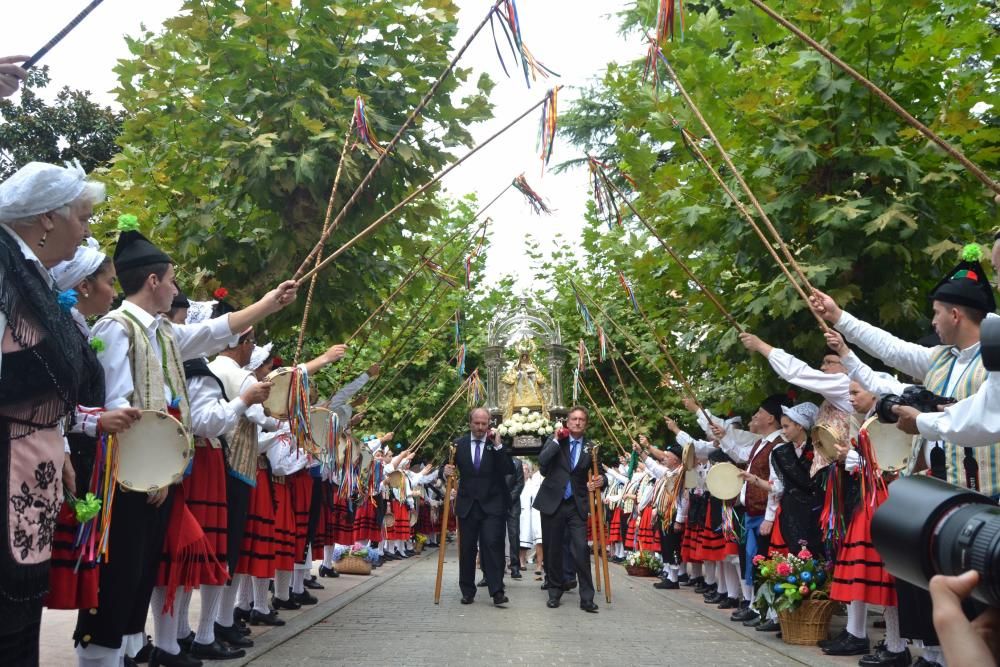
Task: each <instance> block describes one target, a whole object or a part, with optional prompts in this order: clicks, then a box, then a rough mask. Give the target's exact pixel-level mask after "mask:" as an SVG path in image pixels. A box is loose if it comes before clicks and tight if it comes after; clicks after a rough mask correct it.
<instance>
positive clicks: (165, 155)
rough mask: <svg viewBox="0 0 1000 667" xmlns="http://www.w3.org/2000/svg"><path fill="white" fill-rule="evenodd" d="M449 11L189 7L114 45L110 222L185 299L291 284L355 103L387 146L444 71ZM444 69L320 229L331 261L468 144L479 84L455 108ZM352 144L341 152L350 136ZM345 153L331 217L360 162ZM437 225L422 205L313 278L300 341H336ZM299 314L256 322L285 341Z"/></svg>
mask: <svg viewBox="0 0 1000 667" xmlns="http://www.w3.org/2000/svg"><path fill="white" fill-rule="evenodd" d="M456 13H457V9H456V7H455V5H454V3H453V2H451V1H450V0H434V1H433V2H426V1H423V2H418V1H416V0H408V1H405V2H389V1H388V0H368V1H365V2H357V3H346V2H337V3H329V2H318V1H317V0H304V1H302V2H298V3H292V2H291V1H290V0H284V1H280V0H279V1H274V0H247V1H245V2H242V1H241V2H237V1H236V0H212V1H202V0H189V1H188V2H185V4H184V6H183V10H182V14H181V15H180V16H177V17H176V18H173V19H170V20H168V21H167V22H166V23H165V28H164V31H163V32H162V33H161V34H158V35H154V34H152V33H146V34H144V35H143V36H142V37H140V38H138V39H134V40H130V41H129V48H130V50H131V53H132V54H133V58H132V59H131V60H127V61H123V62H121V63H120V64H119V66H118V68H117V72H118V74H119V77H120V87H119V88H118V89H117V91H116V92H117V95H118V98H119V100H120V101H121V102H122V104H123V105H124V106H125V107H126V109H128V110H129V112H130V114H131V116H130V118H129V120H128V122H126V124H125V127H124V131H123V133H122V136H121V138H120V140H119V143H120V144H121V146H122V151H121V153H120V154H119V155H118V156H117V157H116V158H115V161H114V165H113V166H112V168H111V169H110V171H109V174H108V177H109V180H110V181H111V182H112V183H113V186H114V191H115V195H116V196H115V208H116V209H117V210H116V211H114V212H115V213H117V212H137V213H139V214H140V215H139V217H140V220H141V224H142V226H143V229H145V230H147V231H150V232H151V233H153V234H154V235H155V237H156V238H157V239H158V240H160V241H162V242H163V243H164V245H165V247H169V248H172V249H173V257H174V259H175V260H176V261H178V263H179V264H180V265H181V266H182V268H183V269H184V274H183V276H182V281H183V282H184V283H185V284H187V285H192V286H194V287H195V293H194V294H193V296H195V297H197V296H201V295H200V294H198V291H199V290H200V289H202V288H203V287H205V286H209V287H210V286H214V285H217V284H224V285H225V286H226V287H228V288H229V289H230V291H231V292H232V293H233V294H234V298H235V299H237V300H240V299H241V298H242V299H249V297H250V296H251V295H255V294H259V293H260V292H261V291H262V290H263V289H265V288H266V287H267V286H268V285H271V284H272V283H274V282H275V281H277V280H279V279H282V278H287V277H290V276H291V274H292V272H293V271H294V269H295V267H296V266H298V264H299V262H301V261H302V260H303V259H304V258H305V256H306V254H307V252H308V250H309V249H310V248H311V247H312V246H313V244H314V243H315V242H316V241H317V240H318V239H319V236H320V229H321V225H322V221H323V217H324V212H325V210H326V202H327V198H328V196H329V192H330V184H331V182H332V180H333V175H334V172H335V171H336V169H337V166H338V161H339V156H340V154H341V149H342V147H343V142H344V136H345V133H346V130H347V127H348V123H349V122H350V120H351V117H352V112H353V105H354V100H355V98H356V97H357V96H358V95H361V96H362V97H363V98H364V99H365V100H366V101H367V103H368V107H369V121H370V123H371V126H372V127H373V129H374V131H375V133H376V134H377V135H378V136H380V137H381V138H382V140H383V141H386V140H387V139H388V138H389V137H390V136H392V135H393V134H394V133H395V131H396V130H397V129H398V128H399V127H400V126H401V125H402V123H403V120H404V118H405V117H406V115H407V114H408V113H409V112H410V111H411V110H412V109H413V108H414V107H415V106H416V104H417V102H418V101H419V99H420V98H421V97H422V96H423V94H424V93H425V91H426V90H427V89H428V87H429V86H430V82H431V81H432V80H433V79H434V78H436V77H437V76H438V75H439V74H440V72H441V71H443V70H444V68H445V65H446V63H447V61H448V54H449V51H450V50H451V42H452V39H453V38H454V36H455V32H456V26H457V24H456ZM469 76H470V73H469V70H467V69H463V68H459V69H457V70H456V71H455V72H454V75H453V76H451V77H449V78H448V79H447V80H446V81H445V83H444V84H443V85H442V87H441V89H440V90H439V92H438V94H437V95H436V96H435V97H434V99H433V100H432V101H431V103H430V104H429V105H428V107H427V108H426V109H425V111H424V112H423V114H422V117H421V119H420V120H419V121H418V122H417V123H416V124H415V125H414V126H413V127H412V128H411V129H410V130H409V131H408V132H407V133H406V135H405V137H404V139H403V141H402V142H401V143H400V144H399V145H398V146H397V148H396V150H395V151H394V153H393V154H392V155H391V156H390V158H389V159H388V161H387V162H386V163H385V164H384V165H383V167H382V169H381V170H380V171H379V173H378V174H377V175H376V177H375V178H374V179H373V180H372V182H371V183H370V185H369V186H368V188H367V189H366V191H365V192H364V193H363V196H362V197H361V199H360V200H359V202H358V204H357V205H356V206H355V207H354V209H353V210H352V211H351V212H350V213H349V214H348V215H347V217H346V218H345V219H344V221H343V223H342V224H341V225H340V226H339V227H338V229H336V230H335V232H334V234H333V235H332V237H331V238H330V241H329V242H328V244H327V249H328V251H329V249H332V248H337V247H339V246H340V245H341V244H342V243H343V242H345V241H346V240H347V239H348V238H350V237H351V236H353V235H354V234H355V233H356V232H358V231H359V230H360V229H362V228H363V227H364V226H366V225H368V224H369V223H370V222H372V221H373V220H374V219H375V218H376V217H377V216H379V215H380V214H382V213H384V212H385V211H387V210H388V209H389V208H391V207H392V206H393V205H394V204H396V203H397V202H398V201H399V200H401V199H402V198H403V196H405V194H407V193H408V192H409V191H411V190H412V189H413V188H415V187H416V186H417V185H419V184H421V183H422V182H424V181H426V180H427V179H428V178H429V176H430V175H431V174H432V173H433V172H435V171H436V170H438V169H439V168H440V167H441V166H442V165H444V164H445V163H446V162H447V161H448V160H449V158H450V151H451V150H452V149H454V148H456V147H459V146H462V145H467V144H469V143H471V137H470V135H469V133H468V131H467V129H466V128H467V126H468V125H469V124H470V123H473V122H476V121H479V120H483V119H485V118H487V117H488V116H489V112H490V106H489V104H488V101H487V97H486V96H487V94H488V92H489V90H490V88H491V85H492V84H491V83H490V81H489V79H488V77H486V76H485V75H484V76H482V77H480V79H479V80H478V85H477V86H476V87H475V90H476V92H474V93H472V94H470V95H469V96H467V97H465V98H462V99H461V100H459V99H456V98H457V96H456V95H455V91H456V89H457V87H458V85H459V84H460V83H461V82H463V81H466V80H467V79H468V77H469ZM350 141H351V143H352V144H353V142H354V139H353V138H352V139H350ZM374 157H375V154H374V153H373V151H371V150H370V149H368V148H367V147H364V146H357V147H353V148H352V149H350V150H348V152H347V157H346V159H345V160H344V165H343V177H342V181H341V183H340V188H339V190H338V192H337V197H336V205H335V209H334V210H338V209H339V207H340V206H342V205H343V203H344V202H345V201H346V200H347V198H348V196H349V195H350V193H351V192H353V190H354V188H355V186H356V185H357V184H358V183H359V182H360V180H361V178H362V176H363V174H364V173H366V172H367V170H368V168H369V167H370V165H371V163H372V162H373V160H374ZM440 213H441V207H440V206H439V204H438V203H437V202H436V200H434V199H433V198H431V197H428V198H426V199H424V200H422V201H419V202H417V203H414V204H413V205H411V206H410V207H408V209H407V210H406V211H405V213H404V215H403V216H402V219H401V220H395V221H391V222H390V223H388V224H386V225H385V227H383V229H382V230H381V231H380V232H379V233H377V234H375V235H373V236H371V237H369V238H368V239H366V240H365V241H363V242H361V243H359V244H358V245H356V246H355V247H354V248H353V250H352V251H350V252H349V253H346V254H345V255H343V256H341V257H340V258H339V259H338V260H337V261H336V262H335V263H334V264H333V265H331V266H329V267H328V268H326V269H325V270H324V272H323V273H322V274H320V280H319V283H318V285H317V289H316V294H315V303H316V304H317V307H315V308H314V309H313V314H312V316H311V318H310V322H311V324H310V327H315V329H314V330H315V331H316V332H321V333H322V334H323V336H325V337H327V338H328V339H336V338H338V337H341V336H344V335H345V334H346V332H349V331H351V330H352V329H353V328H354V327H355V326H356V325H357V324H359V323H360V322H361V321H363V319H364V318H365V317H366V316H367V315H368V313H369V312H371V310H372V309H373V308H374V307H375V306H376V305H377V304H378V298H377V293H378V291H379V290H378V288H379V286H382V285H389V284H392V282H393V281H394V280H396V279H397V278H398V276H399V272H400V271H401V270H402V267H403V266H405V263H400V262H399V260H400V258H409V257H413V256H414V254H415V253H416V251H417V248H418V246H417V244H416V243H415V241H414V234H416V233H419V232H421V231H422V230H424V229H425V228H426V226H427V225H428V222H429V221H430V220H432V219H433V218H435V217H436V216H438V215H439V214H440ZM300 315H301V310H300V309H298V308H296V309H289V311H288V312H287V313H286V314H284V315H283V316H282V318H279V319H278V320H276V323H272V328H273V329H274V332H275V333H282V332H288V331H290V330H291V328H292V324H293V322H294V321H296V320H297V319H298V318H299V317H300Z"/></svg>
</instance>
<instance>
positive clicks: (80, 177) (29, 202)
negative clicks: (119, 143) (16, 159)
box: [0, 160, 87, 220]
mask: <svg viewBox="0 0 1000 667" xmlns="http://www.w3.org/2000/svg"><path fill="white" fill-rule="evenodd" d="M86 178H87V174H86V172H84V171H83V167H81V166H80V163H79V162H78V161H75V160H74V163H73V164H69V163H66V166H65V167H57V166H56V165H54V164H47V163H45V162H29V163H28V164H26V165H24V166H23V167H21V168H20V169H18V170H17V171H16V172H14V175H13V176H11V177H10V178H8V179H7V180H6V181H4V182H3V183H0V220H17V219H19V218H28V217H31V216H33V215H40V214H42V213H48V212H49V211H54V210H56V209H57V208H59V207H61V206H65V205H66V204H69V203H70V202H72V201H73V200H75V199H76V198H77V197H79V196H80V195H81V194H82V193H83V190H84V188H85V187H86Z"/></svg>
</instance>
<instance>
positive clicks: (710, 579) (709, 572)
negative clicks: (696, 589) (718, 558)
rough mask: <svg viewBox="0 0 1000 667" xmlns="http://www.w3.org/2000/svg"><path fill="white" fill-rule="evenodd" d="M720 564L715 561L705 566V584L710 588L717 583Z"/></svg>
mask: <svg viewBox="0 0 1000 667" xmlns="http://www.w3.org/2000/svg"><path fill="white" fill-rule="evenodd" d="M718 566H719V564H718V563H716V562H714V561H708V562H706V563H705V564H704V568H705V583H706V584H708V585H709V586H711V585H713V584H715V582H716V581H717V579H716V577H715V573H716V571H717V570H718Z"/></svg>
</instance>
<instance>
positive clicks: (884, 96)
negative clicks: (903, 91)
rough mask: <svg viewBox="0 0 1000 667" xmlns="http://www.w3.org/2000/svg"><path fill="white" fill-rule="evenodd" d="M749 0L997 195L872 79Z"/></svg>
mask: <svg viewBox="0 0 1000 667" xmlns="http://www.w3.org/2000/svg"><path fill="white" fill-rule="evenodd" d="M750 2H752V3H753V4H754V5H756V6H757V7H758V8H759V9H760V10H761V11H763V12H764V13H765V14H767V15H768V16H770V17H771V18H772V19H774V20H775V21H777V22H778V23H780V24H781V25H782V26H784V27H785V28H786V29H788V30H789V31H791V33H792V34H793V35H795V36H796V37H798V38H799V39H800V40H802V41H803V42H805V43H806V44H808V45H809V46H811V47H812V48H813V49H815V50H816V51H818V52H819V53H821V54H822V55H823V57H825V58H826V59H827V60H829V61H830V62H832V63H833V64H834V65H836V66H837V67H839V68H840V69H842V70H843V71H844V72H845V73H846V74H847V75H848V76H850V77H851V78H852V79H854V80H855V81H857V82H858V83H860V84H861V85H862V86H864V87H865V88H867V89H868V90H869V91H870V92H872V93H874V95H875V96H876V97H878V98H879V99H880V100H882V102H884V103H885V105H886V106H887V107H889V108H890V109H892V110H893V111H895V112H896V114H897V115H898V116H899V117H900V118H902V119H903V120H905V121H906V122H907V123H909V124H910V125H911V126H912V127H914V128H916V130H917V131H918V132H920V133H921V134H922V135H924V136H925V137H927V138H928V139H930V140H931V141H933V142H934V143H935V144H937V145H938V146H939V147H940V148H941V150H943V151H944V152H945V153H947V154H948V155H950V156H951V157H952V158H954V159H955V160H956V161H957V162H958V163H960V164H961V165H962V166H963V167H965V168H966V169H967V170H969V172H970V173H971V174H972V175H973V176H975V177H976V178H977V179H979V181H980V182H981V183H982V184H983V185H985V186H986V187H988V188H989V189H990V190H993V192H994V193H996V194H1000V183H997V182H996V181H995V180H993V179H992V178H990V177H989V176H988V175H987V174H986V172H984V171H983V170H982V169H981V168H980V167H979V166H978V165H976V164H975V163H974V162H973V161H972V160H970V159H969V158H967V157H965V155H964V154H963V153H962V152H961V151H960V150H958V149H957V148H955V147H954V146H952V145H951V144H949V143H948V142H947V141H945V140H944V139H942V138H941V137H940V136H938V135H937V134H936V133H935V132H934V131H933V130H931V129H930V128H929V127H927V126H926V125H924V124H923V123H921V122H920V121H919V120H917V119H916V118H914V117H913V116H912V115H910V113H909V112H908V111H907V110H906V109H904V108H903V107H902V106H900V104H899V103H898V102H896V100H894V99H892V98H891V97H889V95H888V93H886V92H885V91H883V90H882V89H881V88H879V87H878V86H876V85H875V84H874V83H872V82H871V81H869V80H868V79H867V78H865V77H864V76H863V75H862V74H861V73H860V72H858V71H857V70H856V69H854V68H853V67H851V66H850V65H848V64H847V63H846V62H844V61H843V60H841V59H840V58H838V57H837V56H836V55H834V54H833V53H832V52H831V51H830V50H829V49H827V48H826V47H825V46H823V45H822V44H820V43H819V42H817V41H816V40H814V39H813V38H812V37H810V36H809V35H807V34H805V33H804V32H802V31H801V30H800V29H799V28H798V27H796V26H795V24H793V23H792V22H791V21H789V20H788V19H786V18H785V17H784V16H782V15H781V14H779V13H778V12H776V11H774V10H773V9H771V8H770V7H768V6H767V5H766V4H764V3H763V2H761V0H750Z"/></svg>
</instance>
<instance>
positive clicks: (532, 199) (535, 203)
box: [513, 174, 552, 215]
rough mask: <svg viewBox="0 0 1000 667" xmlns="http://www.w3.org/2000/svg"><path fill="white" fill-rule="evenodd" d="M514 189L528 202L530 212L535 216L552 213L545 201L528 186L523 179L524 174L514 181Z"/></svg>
mask: <svg viewBox="0 0 1000 667" xmlns="http://www.w3.org/2000/svg"><path fill="white" fill-rule="evenodd" d="M513 185H514V188H516V189H517V191H518V192H520V193H521V194H522V195H524V198H525V199H527V200H528V204H529V205H530V206H531V210H532V211H534V212H535V215H541V214H542V213H552V209H550V208H549V207H548V204H546V203H545V200H544V199H543V198H542V196H541V195H540V194H538V193H537V192H535V190H534V189H533V188H532V187H531V186H530V185H528V181H527V180H526V179H525V178H524V174H521V175H520V176H518V177H517V178H515V179H514V182H513Z"/></svg>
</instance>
